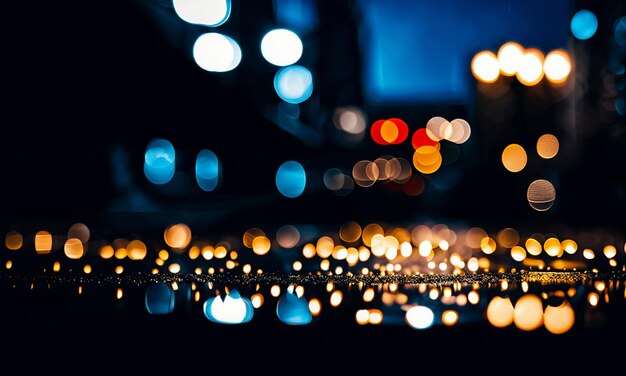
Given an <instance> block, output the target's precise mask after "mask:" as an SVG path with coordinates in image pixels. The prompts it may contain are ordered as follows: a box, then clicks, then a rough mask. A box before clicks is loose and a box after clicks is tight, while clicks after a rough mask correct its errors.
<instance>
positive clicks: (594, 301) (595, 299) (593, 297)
mask: <svg viewBox="0 0 626 376" xmlns="http://www.w3.org/2000/svg"><path fill="white" fill-rule="evenodd" d="M587 301H588V302H589V304H590V305H591V306H592V307H595V306H597V305H598V303H599V302H600V296H599V295H598V293H596V292H590V293H589V295H587Z"/></svg>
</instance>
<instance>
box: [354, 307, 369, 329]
mask: <svg viewBox="0 0 626 376" xmlns="http://www.w3.org/2000/svg"><path fill="white" fill-rule="evenodd" d="M355 317H356V322H357V323H358V324H359V325H366V324H367V323H368V322H369V319H370V312H369V311H368V310H367V309H359V310H358V311H356V315H355Z"/></svg>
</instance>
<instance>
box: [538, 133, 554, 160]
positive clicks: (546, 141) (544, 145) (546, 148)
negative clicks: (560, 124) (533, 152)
mask: <svg viewBox="0 0 626 376" xmlns="http://www.w3.org/2000/svg"><path fill="white" fill-rule="evenodd" d="M558 152H559V140H558V139H557V138H556V137H555V136H554V135H552V134H544V135H542V136H541V137H539V139H537V154H539V156H540V157H541V158H543V159H551V158H554V156H556V155H557V154H558Z"/></svg>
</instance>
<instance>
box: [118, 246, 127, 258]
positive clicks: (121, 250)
mask: <svg viewBox="0 0 626 376" xmlns="http://www.w3.org/2000/svg"><path fill="white" fill-rule="evenodd" d="M126 256H128V251H127V250H126V248H118V249H117V250H116V251H115V258H116V259H118V260H122V259H124V258H126Z"/></svg>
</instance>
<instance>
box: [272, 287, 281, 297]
mask: <svg viewBox="0 0 626 376" xmlns="http://www.w3.org/2000/svg"><path fill="white" fill-rule="evenodd" d="M270 295H272V296H273V297H275V298H277V297H278V296H279V295H280V286H279V285H273V286H272V287H271V288H270Z"/></svg>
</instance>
